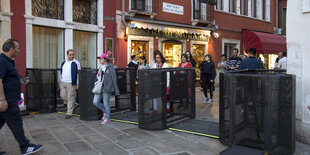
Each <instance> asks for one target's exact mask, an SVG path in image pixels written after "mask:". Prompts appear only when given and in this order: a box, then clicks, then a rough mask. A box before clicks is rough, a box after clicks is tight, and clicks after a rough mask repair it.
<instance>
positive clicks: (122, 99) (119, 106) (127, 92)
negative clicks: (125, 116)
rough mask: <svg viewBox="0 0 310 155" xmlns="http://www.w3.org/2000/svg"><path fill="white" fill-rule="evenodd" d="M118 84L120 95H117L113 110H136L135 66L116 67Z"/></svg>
mask: <svg viewBox="0 0 310 155" xmlns="http://www.w3.org/2000/svg"><path fill="white" fill-rule="evenodd" d="M115 71H116V78H117V86H118V89H119V91H120V95H119V96H116V97H115V106H114V107H111V108H112V111H113V112H116V111H121V110H127V109H130V110H131V111H136V87H135V82H136V78H135V76H134V75H135V69H134V68H116V69H115Z"/></svg>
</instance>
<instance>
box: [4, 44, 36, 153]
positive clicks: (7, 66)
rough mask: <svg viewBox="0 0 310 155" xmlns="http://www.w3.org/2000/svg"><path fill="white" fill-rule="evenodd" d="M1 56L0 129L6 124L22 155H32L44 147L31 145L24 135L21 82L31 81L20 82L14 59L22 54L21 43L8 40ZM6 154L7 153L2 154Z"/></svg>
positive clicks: (23, 81)
mask: <svg viewBox="0 0 310 155" xmlns="http://www.w3.org/2000/svg"><path fill="white" fill-rule="evenodd" d="M2 50H3V53H1V55H0V66H1V67H0V129H2V127H3V126H4V124H5V123H6V124H7V125H8V127H9V128H10V130H11V131H12V133H13V135H14V138H15V140H16V141H17V142H18V144H19V148H20V150H21V154H22V155H26V154H32V153H35V152H37V151H39V150H40V149H42V145H35V144H31V143H30V142H29V140H28V139H27V138H26V136H25V134H24V128H23V121H22V117H21V115H20V110H19V107H18V103H17V102H18V101H19V100H20V99H21V98H20V94H21V81H22V84H27V83H28V82H29V80H20V76H19V75H18V74H17V69H16V67H15V64H14V58H15V57H17V55H18V54H19V52H20V47H19V43H18V41H17V40H15V39H8V40H6V41H5V42H4V44H3V46H2ZM0 154H5V152H0Z"/></svg>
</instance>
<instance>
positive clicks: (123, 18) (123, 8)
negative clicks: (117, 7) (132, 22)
mask: <svg viewBox="0 0 310 155" xmlns="http://www.w3.org/2000/svg"><path fill="white" fill-rule="evenodd" d="M122 22H123V24H124V26H125V28H126V27H127V22H126V20H125V0H122Z"/></svg>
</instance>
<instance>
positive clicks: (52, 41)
mask: <svg viewBox="0 0 310 155" xmlns="http://www.w3.org/2000/svg"><path fill="white" fill-rule="evenodd" d="M32 32H33V35H32V37H33V41H32V47H33V54H32V60H33V68H43V69H55V68H59V67H60V64H61V63H62V61H63V60H64V53H63V51H64V34H63V30H61V29H55V28H47V27H39V26H33V27H32Z"/></svg>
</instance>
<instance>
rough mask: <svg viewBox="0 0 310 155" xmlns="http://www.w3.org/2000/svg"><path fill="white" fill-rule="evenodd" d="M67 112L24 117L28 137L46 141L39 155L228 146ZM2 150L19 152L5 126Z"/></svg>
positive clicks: (213, 150) (207, 150) (211, 150)
mask: <svg viewBox="0 0 310 155" xmlns="http://www.w3.org/2000/svg"><path fill="white" fill-rule="evenodd" d="M64 117H65V116H64V115H62V114H57V113H52V114H37V115H30V116H24V117H23V120H24V128H25V133H26V135H27V137H28V138H29V139H30V140H31V142H33V143H37V144H39V143H40V144H43V145H44V148H43V150H42V151H40V152H38V153H37V154H56V153H57V154H64V155H65V154H81V155H82V154H83V155H92V154H111V155H122V154H137V155H144V154H180V155H181V154H182V155H186V154H210V155H213V154H218V153H219V152H221V151H222V150H224V149H225V148H226V147H225V146H223V145H222V144H220V143H219V142H218V140H216V139H210V138H206V137H202V136H195V135H190V134H183V133H179V132H173V131H170V130H163V131H146V130H140V129H139V128H138V126H137V125H131V124H125V123H118V122H111V123H110V124H108V125H101V124H100V121H81V120H79V117H73V118H72V119H69V120H66V119H64ZM0 137H1V139H0V150H1V151H4V150H6V151H7V152H8V154H9V155H18V154H20V153H19V149H17V148H18V144H17V142H16V141H15V139H14V138H13V135H12V133H11V131H10V130H9V129H8V127H7V126H5V127H4V128H3V129H1V130H0Z"/></svg>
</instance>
